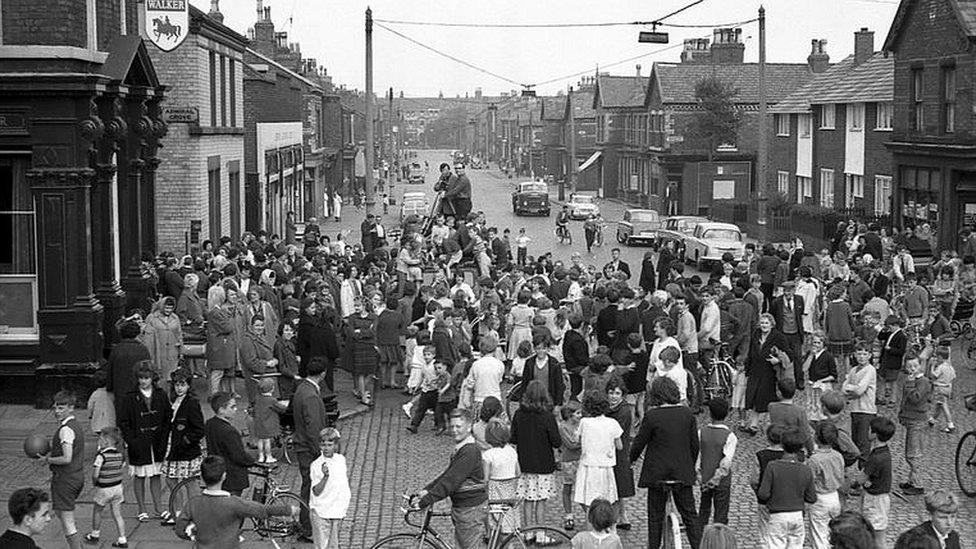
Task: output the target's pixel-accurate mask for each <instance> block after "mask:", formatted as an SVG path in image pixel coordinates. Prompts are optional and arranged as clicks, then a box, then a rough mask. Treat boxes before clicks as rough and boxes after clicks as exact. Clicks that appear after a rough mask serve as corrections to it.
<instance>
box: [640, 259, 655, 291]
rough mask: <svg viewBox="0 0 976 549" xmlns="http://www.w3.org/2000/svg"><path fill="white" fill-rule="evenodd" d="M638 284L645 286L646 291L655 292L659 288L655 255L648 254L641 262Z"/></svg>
mask: <svg viewBox="0 0 976 549" xmlns="http://www.w3.org/2000/svg"><path fill="white" fill-rule="evenodd" d="M637 285H638V286H640V287H641V288H644V291H645V292H653V291H654V290H655V289H656V288H657V276H656V269H655V267H654V258H653V257H651V256H647V257H645V258H644V261H643V262H642V263H641V274H640V281H639V282H638V283H637Z"/></svg>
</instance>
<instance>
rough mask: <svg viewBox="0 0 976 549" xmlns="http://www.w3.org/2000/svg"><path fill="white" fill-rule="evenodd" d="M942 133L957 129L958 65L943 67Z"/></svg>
mask: <svg viewBox="0 0 976 549" xmlns="http://www.w3.org/2000/svg"><path fill="white" fill-rule="evenodd" d="M941 115H942V133H952V132H954V131H956V67H953V66H948V67H942V112H941Z"/></svg>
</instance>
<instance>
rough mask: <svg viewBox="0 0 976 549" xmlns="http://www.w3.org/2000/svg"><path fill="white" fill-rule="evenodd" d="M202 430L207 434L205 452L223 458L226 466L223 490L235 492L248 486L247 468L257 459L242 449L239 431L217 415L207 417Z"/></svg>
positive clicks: (242, 444)
mask: <svg viewBox="0 0 976 549" xmlns="http://www.w3.org/2000/svg"><path fill="white" fill-rule="evenodd" d="M203 430H204V432H205V433H206V435H207V454H209V455H211V456H220V457H222V458H224V464H225V465H226V466H227V478H225V479H224V490H227V491H228V492H237V491H240V490H243V489H245V488H247V487H248V486H250V482H248V480H247V468H248V467H250V466H252V465H254V464H255V463H257V460H255V459H254V456H252V455H251V454H249V453H247V450H245V449H244V442H243V441H242V440H241V433H240V431H238V430H237V429H236V428H234V426H233V425H231V424H230V423H229V422H227V421H226V420H223V419H220V418H219V417H217V416H214V417H212V418H210V419H208V420H207V424H206V425H204V427H203Z"/></svg>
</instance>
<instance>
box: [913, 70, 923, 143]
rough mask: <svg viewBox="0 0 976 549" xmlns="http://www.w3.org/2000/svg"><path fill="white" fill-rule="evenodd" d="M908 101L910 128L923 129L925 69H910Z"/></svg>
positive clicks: (919, 130)
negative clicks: (910, 116)
mask: <svg viewBox="0 0 976 549" xmlns="http://www.w3.org/2000/svg"><path fill="white" fill-rule="evenodd" d="M909 102H910V103H911V105H912V119H911V122H912V124H911V129H912V130H914V131H916V132H922V131H925V70H924V69H923V68H922V67H915V68H913V69H912V71H911V82H910V88H909Z"/></svg>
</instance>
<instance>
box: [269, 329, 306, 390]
mask: <svg viewBox="0 0 976 549" xmlns="http://www.w3.org/2000/svg"><path fill="white" fill-rule="evenodd" d="M296 330H297V328H295V326H294V325H293V324H282V325H281V335H279V336H278V340H277V341H275V346H274V349H273V351H274V357H275V359H277V360H278V372H280V373H281V377H279V378H278V397H279V398H280V399H281V400H291V397H292V395H293V394H295V386H296V385H297V384H298V382H299V381H300V380H301V379H302V378H301V377H299V376H298V360H299V358H300V357H299V355H297V354H296V353H295V335H296Z"/></svg>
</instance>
